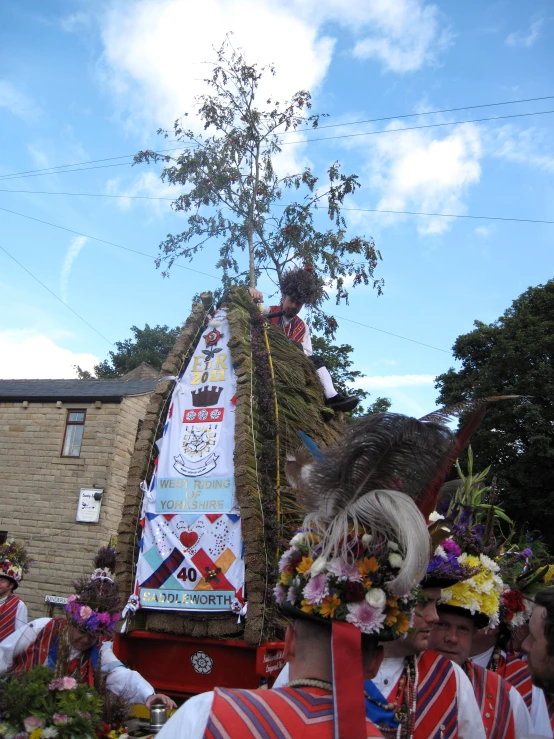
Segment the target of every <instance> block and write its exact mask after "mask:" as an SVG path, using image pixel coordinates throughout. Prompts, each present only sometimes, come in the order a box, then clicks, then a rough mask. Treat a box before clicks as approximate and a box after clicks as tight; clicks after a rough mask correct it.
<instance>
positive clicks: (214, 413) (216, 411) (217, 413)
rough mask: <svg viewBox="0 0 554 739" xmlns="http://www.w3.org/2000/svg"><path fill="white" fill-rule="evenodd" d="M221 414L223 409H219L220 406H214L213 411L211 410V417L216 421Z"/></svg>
mask: <svg viewBox="0 0 554 739" xmlns="http://www.w3.org/2000/svg"><path fill="white" fill-rule="evenodd" d="M220 416H221V411H220V410H219V408H214V410H213V411H210V418H211V419H213V420H214V421H215V420H216V419H218V418H219V417H220Z"/></svg>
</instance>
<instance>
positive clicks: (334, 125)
mask: <svg viewBox="0 0 554 739" xmlns="http://www.w3.org/2000/svg"><path fill="white" fill-rule="evenodd" d="M553 98H554V95H545V96H544V97H541V98H526V99H525V100H506V101H505V102H503V103H483V104H481V105H464V106H462V107H461V108H444V109H443V110H428V111H425V112H423V113H404V114H403V115H387V116H385V117H384V118H366V119H365V120H362V121H347V122H346V123H328V124H327V125H325V126H319V125H318V126H317V130H318V131H319V130H320V129H322V128H339V127H341V126H358V125H360V124H361V123H380V122H381V121H390V120H393V119H395V120H398V119H400V118H415V117H416V116H420V115H435V114H438V113H457V112H458V111H460V110H474V109H476V108H493V107H494V106H497V105H515V104H516V103H534V102H537V101H539V100H552V99H553ZM298 130H299V129H296V130H294V131H293V130H290V131H283V134H285V133H298ZM314 130H315V129H313V128H305V129H302V131H314ZM283 134H281V135H283Z"/></svg>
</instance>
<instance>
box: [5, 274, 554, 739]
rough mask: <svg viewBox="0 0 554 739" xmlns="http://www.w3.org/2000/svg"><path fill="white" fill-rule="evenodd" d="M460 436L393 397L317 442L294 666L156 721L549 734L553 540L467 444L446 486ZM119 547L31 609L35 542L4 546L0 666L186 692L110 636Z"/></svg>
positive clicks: (292, 599) (283, 593)
mask: <svg viewBox="0 0 554 739" xmlns="http://www.w3.org/2000/svg"><path fill="white" fill-rule="evenodd" d="M301 279H304V278H301ZM294 284H296V283H295V281H294V280H291V281H289V282H288V283H287V286H288V292H285V291H284V294H283V299H282V302H281V305H280V306H273V307H272V309H271V311H270V312H272V313H275V312H279V311H278V310H276V309H283V307H285V309H286V310H288V311H289V312H288V313H287V312H286V310H285V312H284V313H283V314H282V316H283V317H284V318H285V320H284V321H282V323H283V328H284V330H287V328H288V327H289V326H292V327H291V331H292V332H293V333H294V332H296V333H294V335H295V336H296V337H297V338H298V337H301V341H300V343H301V344H302V345H303V346H305V345H306V337H307V336H308V338H309V334H308V333H307V327H305V326H304V324H303V322H302V321H301V320H300V319H298V320H297V321H295V320H293V319H295V317H296V316H297V313H298V310H299V309H300V308H301V307H302V300H301V299H300V298H302V295H300V298H299V295H298V294H297V293H295V288H294ZM303 294H304V293H303ZM253 297H254V298H255V299H261V297H262V296H261V294H259V293H257V292H256V291H254V293H253ZM290 302H294V311H293V309H292V308H291V307H290ZM293 312H294V315H291V313H293ZM298 321H299V322H300V323H298ZM300 324H302V326H304V330H302V326H301V325H300ZM292 338H294V337H292ZM318 374H320V377H323V378H324V379H322V381H323V382H324V383H325V382H328V381H329V380H330V378H327V375H328V372H327V375H325V373H319V372H318ZM330 382H331V388H332V389H331V388H329V389H328V390H327V391H326V395H329V396H330V398H331V399H333V398H334V397H335V396H336V395H338V393H336V391H335V392H334V394H333V390H334V388H333V387H332V380H331V381H330ZM343 402H346V400H345V399H344V397H343V396H341V397H340V398H339V399H338V400H336V401H335V404H336V405H337V407H340V405H341V404H342V403H343ZM332 405H333V403H331V406H332ZM461 439H462V435H461V434H454V433H453V432H451V431H450V430H449V429H448V428H446V427H444V426H442V425H439V424H437V423H430V422H423V421H418V420H416V419H413V418H408V417H405V416H401V415H399V414H394V413H384V414H374V415H371V416H366V417H364V418H362V419H360V420H359V421H357V422H356V423H354V424H351V425H350V426H349V427H348V430H347V432H346V434H345V436H344V438H343V439H342V440H341V442H340V443H339V444H337V445H336V446H335V447H334V448H330V449H325V450H320V454H319V455H318V457H317V459H315V458H314V460H313V463H312V464H311V466H310V467H309V468H308V469H307V471H306V474H305V475H304V477H303V489H302V491H301V493H302V502H303V505H304V506H305V512H306V515H305V519H304V521H303V523H302V525H301V526H300V528H299V529H298V530H297V531H296V533H295V535H294V536H293V538H292V539H291V541H290V543H289V546H288V548H287V549H286V551H284V553H283V554H282V556H281V558H280V562H279V580H278V582H277V583H271V585H272V586H275V587H274V597H275V600H276V603H277V606H278V608H279V610H280V612H281V614H282V617H283V620H284V622H286V623H287V624H288V625H287V626H286V632H285V637H284V638H285V659H286V662H287V664H286V666H285V668H284V669H283V671H282V672H281V674H280V675H279V676H278V678H277V680H276V682H275V684H274V685H273V686H272V688H271V689H258V690H238V689H232V688H229V687H221V688H216V689H215V690H214V691H211V692H208V693H202V694H199V695H197V696H194V697H193V698H191V699H189V700H188V701H186V702H185V703H184V704H183V705H182V706H181V707H180V708H179V709H178V710H177V711H176V712H175V713H174V715H173V716H172V717H171V718H170V719H169V721H168V722H167V724H166V725H165V727H164V728H163V729H162V731H161V732H160V734H159V736H160V739H185V738H186V737H187V738H189V737H190V739H196V738H197V737H210V738H213V739H215V738H219V737H232V738H235V737H236V738H237V739H239V738H240V739H243V738H244V737H259V738H262V737H275V739H278V738H279V739H280V738H281V737H282V738H283V739H284V738H285V737H303V738H306V737H314V739H315V738H316V737H317V738H318V739H325V738H326V737H329V738H331V737H335V739H364V738H365V737H396V738H397V739H408V738H413V739H455V738H456V737H459V739H485V737H486V738H487V739H523V738H524V737H537V736H542V737H552V736H553V728H554V587H553V588H552V589H550V579H551V578H552V574H553V573H554V565H551V564H550V563H549V561H548V556H547V554H545V549H544V547H543V546H541V548H540V551H539V548H538V547H535V546H534V545H533V542H532V541H529V542H525V541H523V540H522V539H521V537H520V538H519V539H518V540H517V542H516V541H515V538H514V537H513V536H512V535H508V536H507V535H506V533H505V532H504V533H503V532H502V528H501V526H500V525H499V520H498V515H499V509H498V507H497V505H495V503H497V501H492V503H491V501H490V499H489V497H488V494H489V492H490V490H489V488H487V487H486V486H485V484H484V481H483V475H478V474H473V472H472V469H471V453H469V455H468V457H469V469H468V471H467V473H465V474H463V473H462V472H461V468H460V467H459V465H458V469H459V472H460V480H459V483H458V484H454V485H452V484H450V485H449V486H448V487H447V488H443V489H442V491H441V490H440V486H441V483H442V482H443V481H444V478H445V476H446V474H447V473H448V472H449V471H450V469H451V467H452V464H453V462H454V461H455V459H456V458H457V457H458V455H459V453H460V452H461V451H462V450H463V446H464V444H465V442H463V443H462V440H461ZM114 554H115V553H114V551H113V550H112V549H110V548H104V549H102V550H101V551H100V552H99V554H98V556H97V558H96V561H95V566H96V567H95V570H94V572H93V574H92V576H91V578H90V579H88V580H87V581H83V582H82V583H81V584H80V585H79V587H78V588H77V592H76V593H75V594H74V595H72V596H70V597H69V598H68V601H67V604H66V606H65V610H66V614H65V616H64V617H56V618H53V619H45V618H42V619H37V620H35V621H32V622H31V623H29V624H27V623H26V622H27V612H26V608H25V606H24V604H23V603H22V601H21V600H20V599H19V598H18V597H17V595H16V592H15V591H16V590H17V587H18V585H19V583H20V581H21V578H22V577H23V575H24V574H25V571H26V570H27V568H28V566H29V558H28V555H27V552H26V550H25V547H24V546H22V545H21V544H18V543H17V542H8V543H6V544H4V545H3V546H2V547H0V675H6V674H8V675H10V674H17V673H21V672H25V671H28V670H30V669H32V668H33V667H35V666H36V665H48V666H50V667H51V668H52V669H53V670H54V672H55V674H56V676H57V677H61V676H70V677H72V678H74V679H75V680H76V681H78V682H84V683H88V684H89V685H94V684H96V685H98V686H99V687H101V688H102V689H103V690H106V689H107V690H109V691H111V692H113V693H115V694H126V695H127V696H130V697H131V699H132V701H133V702H142V703H145V704H146V705H147V706H150V705H152V703H153V702H154V701H157V702H158V701H159V702H162V703H164V704H165V705H166V706H167V707H170V708H171V707H174V704H173V701H172V700H171V698H169V697H167V696H164V695H159V694H156V693H155V691H154V688H153V687H152V686H151V685H149V684H148V683H147V681H145V680H144V679H143V678H142V677H141V676H140V675H139V674H138V673H136V672H133V671H132V670H129V669H127V668H126V667H125V666H124V665H122V663H121V662H119V660H118V659H117V658H116V657H115V656H114V654H113V651H112V647H111V638H112V635H113V632H114V628H115V625H116V623H117V621H118V619H119V613H118V609H119V596H118V593H117V584H116V583H115V578H114V574H113V569H114ZM552 584H553V585H554V580H553V582H552ZM0 679H1V678H0ZM100 683H102V684H101V685H100Z"/></svg>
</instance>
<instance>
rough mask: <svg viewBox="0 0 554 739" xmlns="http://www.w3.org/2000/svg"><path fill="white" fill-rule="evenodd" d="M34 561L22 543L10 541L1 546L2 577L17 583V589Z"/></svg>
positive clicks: (0, 573) (0, 569)
mask: <svg viewBox="0 0 554 739" xmlns="http://www.w3.org/2000/svg"><path fill="white" fill-rule="evenodd" d="M32 563H33V560H32V559H31V557H30V556H29V553H28V552H27V550H26V549H25V546H24V545H23V544H22V543H21V542H20V541H15V539H10V540H9V541H6V542H4V544H2V545H0V577H7V578H9V579H10V580H12V581H13V582H14V583H15V587H14V590H15V588H17V587H18V586H19V583H20V582H21V580H22V579H23V575H24V574H25V573H27V572H28V571H29V566H30V565H31V564H32Z"/></svg>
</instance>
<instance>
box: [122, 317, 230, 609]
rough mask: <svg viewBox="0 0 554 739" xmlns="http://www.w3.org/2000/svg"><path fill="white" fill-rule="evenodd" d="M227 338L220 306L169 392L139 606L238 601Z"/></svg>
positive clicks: (150, 499)
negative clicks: (170, 394) (170, 396)
mask: <svg viewBox="0 0 554 739" xmlns="http://www.w3.org/2000/svg"><path fill="white" fill-rule="evenodd" d="M228 338H229V326H228V323H227V318H226V312H225V310H219V311H217V313H216V314H215V315H214V317H213V318H212V320H211V321H210V323H209V325H208V327H207V329H206V331H205V332H204V333H203V335H202V337H201V339H200V341H199V343H198V346H197V347H196V351H195V353H194V355H193V357H192V359H191V361H190V362H189V365H188V367H187V368H186V370H185V372H184V374H183V375H182V376H181V377H180V378H179V380H178V382H177V384H176V386H175V388H174V390H173V395H172V398H171V404H170V407H169V412H168V416H167V421H166V424H165V426H164V433H163V437H162V438H161V439H160V440H159V441H158V442H157V445H158V450H159V457H158V460H157V463H156V472H155V474H154V476H153V478H152V480H151V483H150V486H149V490H148V491H147V492H146V494H145V499H144V504H143V516H142V519H141V525H142V527H143V536H142V539H141V542H140V548H141V551H140V555H139V562H138V567H137V580H136V586H135V594H136V595H137V596H138V597H139V600H140V605H141V606H142V607H143V608H170V609H178V610H196V611H204V610H207V611H210V610H217V611H225V610H229V609H230V607H231V605H233V608H234V609H235V610H236V609H237V607H240V606H241V605H242V604H243V602H244V600H243V586H244V562H243V559H242V554H243V553H242V536H241V522H240V515H239V510H238V507H237V503H236V497H235V485H234V464H233V453H234V448H235V400H236V399H235V389H236V380H235V373H234V371H233V367H232V360H231V354H230V352H229V350H228V347H227V342H228ZM237 601H238V604H237Z"/></svg>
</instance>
